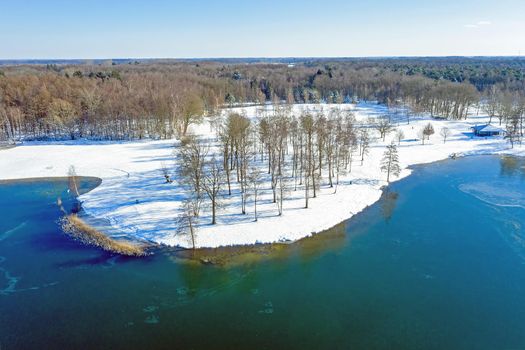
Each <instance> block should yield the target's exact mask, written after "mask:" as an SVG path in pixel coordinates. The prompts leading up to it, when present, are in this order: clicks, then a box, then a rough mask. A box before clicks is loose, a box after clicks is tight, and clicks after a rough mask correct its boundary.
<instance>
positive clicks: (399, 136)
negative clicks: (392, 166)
mask: <svg viewBox="0 0 525 350" xmlns="http://www.w3.org/2000/svg"><path fill="white" fill-rule="evenodd" d="M404 138H405V133H404V132H403V130H401V129H397V131H396V140H397V144H398V145H401V141H402V140H403V139H404Z"/></svg>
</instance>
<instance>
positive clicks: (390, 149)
mask: <svg viewBox="0 0 525 350" xmlns="http://www.w3.org/2000/svg"><path fill="white" fill-rule="evenodd" d="M381 171H382V172H386V173H387V175H386V181H387V182H390V174H393V175H395V176H399V173H400V172H401V167H400V166H399V155H398V154H397V146H396V145H395V143H392V144H390V145H389V146H386V151H385V153H384V154H383V159H381Z"/></svg>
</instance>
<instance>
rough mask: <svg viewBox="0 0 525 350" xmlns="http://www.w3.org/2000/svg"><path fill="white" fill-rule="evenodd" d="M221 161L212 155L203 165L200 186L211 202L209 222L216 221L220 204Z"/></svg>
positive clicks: (213, 223) (222, 177)
mask: <svg viewBox="0 0 525 350" xmlns="http://www.w3.org/2000/svg"><path fill="white" fill-rule="evenodd" d="M220 163H221V162H220V161H219V160H217V159H216V158H215V156H212V158H211V159H210V160H207V161H206V162H205V165H204V171H203V177H202V181H201V186H202V189H203V191H204V193H205V194H206V195H207V197H208V199H209V200H210V204H211V213H212V219H211V224H212V225H215V224H216V223H217V220H216V216H217V208H218V207H219V206H220V204H221V203H220V198H219V194H220V191H221V188H222V183H223V179H224V176H223V169H222V167H221V164H220Z"/></svg>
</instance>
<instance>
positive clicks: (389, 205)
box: [380, 189, 399, 222]
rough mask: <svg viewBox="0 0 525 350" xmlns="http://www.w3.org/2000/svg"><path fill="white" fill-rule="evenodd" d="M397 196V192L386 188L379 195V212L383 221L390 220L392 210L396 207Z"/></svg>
mask: <svg viewBox="0 0 525 350" xmlns="http://www.w3.org/2000/svg"><path fill="white" fill-rule="evenodd" d="M398 198H399V193H397V192H394V191H391V190H390V189H386V190H385V192H383V195H382V196H381V201H380V203H381V214H382V215H383V218H384V219H385V221H387V222H388V221H390V219H391V218H392V215H393V214H394V210H395V209H396V205H397V199H398Z"/></svg>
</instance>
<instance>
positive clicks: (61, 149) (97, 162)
mask: <svg viewBox="0 0 525 350" xmlns="http://www.w3.org/2000/svg"><path fill="white" fill-rule="evenodd" d="M332 107H339V108H342V109H353V110H354V112H355V114H356V117H357V119H358V121H359V120H366V119H367V118H368V117H373V116H377V115H381V114H383V113H385V112H386V110H385V107H384V106H379V105H376V104H359V105H357V106H352V105H340V106H336V105H296V106H294V112H295V113H296V114H299V113H300V112H301V111H302V110H304V109H311V110H316V111H324V112H328V111H329V109H330V108H332ZM257 108H260V107H254V106H252V107H243V108H237V110H239V111H244V112H245V113H246V115H247V116H249V117H255V115H256V110H257ZM266 109H267V112H268V113H271V106H268V107H266ZM410 119H411V120H410V124H407V123H406V121H407V119H406V116H404V115H403V113H402V112H401V113H400V114H399V115H398V116H395V117H394V120H395V121H396V122H397V123H398V124H399V125H398V128H400V129H402V130H403V132H404V134H405V140H404V141H402V142H401V145H400V146H399V147H398V150H399V158H400V161H401V166H402V169H403V170H402V172H401V175H400V177H399V178H397V179H400V178H403V177H406V176H408V175H409V174H410V170H409V169H408V167H409V166H411V165H414V164H422V163H429V162H434V161H438V160H442V159H445V158H447V157H449V156H450V155H451V154H452V153H457V154H464V155H470V154H515V155H525V148H520V147H517V148H515V149H513V150H511V149H510V148H509V145H508V144H507V143H506V142H505V140H503V139H501V138H488V139H482V138H473V137H472V136H471V134H470V127H471V126H474V125H476V124H480V123H483V122H486V121H487V118H484V117H478V116H471V117H469V119H468V120H467V121H441V120H440V121H438V120H430V118H428V117H418V118H414V117H411V118H410ZM429 121H430V122H431V123H432V124H433V126H434V129H435V131H436V134H435V135H433V136H431V138H430V142H428V141H427V142H426V144H425V145H421V143H420V142H419V141H417V140H416V139H417V138H418V137H417V133H418V130H419V129H420V128H421V127H422V126H423V125H425V124H426V123H428V122H429ZM443 126H447V127H448V128H449V129H450V131H451V134H450V136H449V138H448V140H447V142H446V144H443V142H442V140H441V137H440V136H439V130H440V129H441V128H442V127H443ZM194 132H195V133H197V134H201V135H207V136H208V137H209V136H211V137H213V136H214V135H213V132H212V128H211V127H210V125H208V124H203V125H200V126H198V127H196V128H194ZM376 136H377V135H376ZM393 137H394V135H393V134H391V135H389V136H387V139H386V141H385V142H382V141H381V140H376V141H375V142H373V143H372V147H371V149H370V154H369V156H368V157H367V158H366V159H365V162H364V164H363V166H360V165H359V162H354V164H353V166H352V172H351V173H350V174H348V176H345V177H342V178H341V179H340V185H339V187H338V189H337V193H335V194H334V189H333V188H329V187H328V186H327V185H326V184H323V185H322V187H321V190H320V191H319V193H318V197H317V198H314V199H311V200H310V202H309V205H310V208H308V209H304V198H303V196H304V193H303V191H302V190H301V189H298V190H297V191H291V193H290V196H289V199H287V200H286V201H285V203H284V212H283V215H282V216H278V215H277V207H276V205H275V204H274V203H272V202H271V189H270V186H269V183H268V184H267V185H265V186H264V187H263V189H262V191H261V195H260V197H259V200H258V212H259V220H258V221H257V222H254V221H253V214H252V210H253V208H252V207H251V203H248V208H247V209H248V213H247V214H246V215H242V214H240V212H241V210H240V198H239V196H238V195H235V193H234V195H233V196H232V198H227V199H225V208H224V209H223V210H221V211H220V212H219V216H218V218H217V219H218V220H217V221H218V223H217V225H209V224H207V223H206V222H208V221H209V220H208V216H207V215H208V214H207V213H206V212H204V213H203V216H202V220H201V223H200V224H199V226H198V232H197V238H196V243H197V246H198V247H219V246H227V245H245V244H255V243H272V242H279V241H295V240H298V239H301V238H303V237H306V236H309V235H311V234H313V233H317V232H320V231H323V230H326V229H329V228H331V227H333V226H335V225H337V224H338V223H340V222H341V221H344V220H346V219H348V218H350V217H352V216H353V215H354V214H356V213H358V212H360V211H361V210H363V209H364V208H366V207H367V206H369V205H371V204H373V203H374V202H376V201H377V200H378V199H379V198H380V197H381V187H382V186H384V185H385V184H386V182H385V178H386V175H385V174H384V173H382V172H381V171H380V166H379V163H380V159H381V157H382V155H383V152H384V150H385V146H386V145H387V144H389V143H390V142H391V140H392V138H393ZM411 140H412V141H411ZM175 145H176V141H175V140H163V141H143V142H122V143H88V142H78V141H77V142H60V143H38V142H32V143H26V144H24V145H21V146H19V147H16V148H12V149H7V150H1V151H0V179H21V178H32V177H55V176H67V174H68V169H69V167H70V166H74V167H75V169H76V172H77V174H78V175H83V176H96V177H99V178H101V179H102V184H101V185H100V186H99V187H97V188H96V189H94V190H93V191H91V192H89V193H86V194H84V195H82V196H81V197H80V200H81V201H82V203H83V208H84V210H85V211H86V213H87V214H89V216H90V217H91V218H93V219H96V221H94V222H101V221H105V222H108V223H109V224H110V226H109V227H107V228H106V229H105V231H106V232H107V233H108V234H109V235H111V236H122V235H125V236H127V237H129V238H136V239H146V240H150V241H153V242H157V243H162V244H167V245H172V246H182V247H190V246H191V241H190V239H189V237H188V236H187V235H181V234H178V233H177V224H176V217H177V215H178V214H179V211H180V203H181V201H182V199H183V198H184V195H185V194H184V193H185V192H184V190H183V189H182V188H181V187H179V186H178V185H177V184H176V183H174V184H166V183H165V181H164V177H163V175H162V171H161V168H162V166H163V164H165V165H166V166H168V167H170V168H173V161H174V157H173V151H174V148H175ZM172 173H173V172H172ZM397 179H396V178H394V179H393V180H397Z"/></svg>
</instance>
